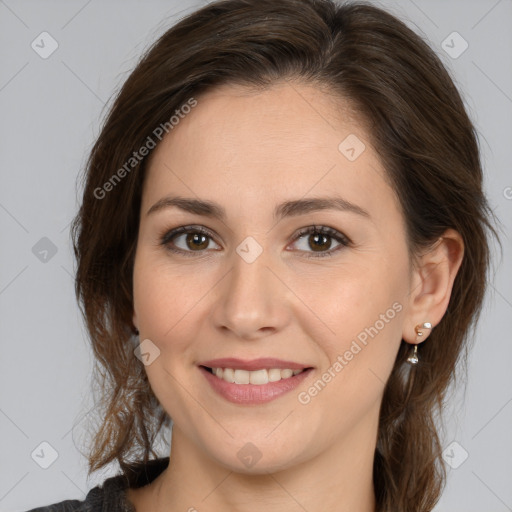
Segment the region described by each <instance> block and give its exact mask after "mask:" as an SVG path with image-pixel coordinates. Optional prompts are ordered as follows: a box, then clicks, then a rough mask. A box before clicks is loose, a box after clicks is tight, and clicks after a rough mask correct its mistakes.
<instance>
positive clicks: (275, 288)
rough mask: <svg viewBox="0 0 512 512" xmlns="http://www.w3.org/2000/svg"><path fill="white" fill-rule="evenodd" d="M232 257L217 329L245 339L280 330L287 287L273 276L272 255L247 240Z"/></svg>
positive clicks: (216, 315) (220, 304)
mask: <svg viewBox="0 0 512 512" xmlns="http://www.w3.org/2000/svg"><path fill="white" fill-rule="evenodd" d="M232 256H233V257H232V269H231V272H229V275H228V276H226V280H225V282H224V286H223V288H222V295H221V297H220V298H219V301H218V303H217V306H216V307H217V309H216V312H215V315H214V317H215V320H216V322H217V324H218V326H224V327H226V328H229V329H230V330H232V331H234V332H235V333H236V334H237V336H239V337H245V338H250V337H253V336H257V333H258V331H259V330H261V329H263V328H265V329H268V328H274V329H276V328H279V327H280V326H281V324H282V322H283V321H284V318H285V315H284V302H285V301H284V294H283V292H284V290H283V286H284V285H283V283H281V282H280V280H279V279H277V277H276V276H275V275H274V273H275V272H276V270H275V269H274V268H273V267H275V265H274V264H273V261H272V258H271V252H270V251H269V250H265V249H264V248H263V246H262V245H260V244H259V243H258V242H257V241H256V240H255V239H254V238H252V237H247V238H246V239H245V240H244V241H243V242H242V243H241V244H239V246H238V247H237V248H236V252H234V253H233V255H232Z"/></svg>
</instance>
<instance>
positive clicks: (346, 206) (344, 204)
mask: <svg viewBox="0 0 512 512" xmlns="http://www.w3.org/2000/svg"><path fill="white" fill-rule="evenodd" d="M171 207H177V208H179V209H180V210H183V211H185V212H188V213H193V214H196V215H203V216H205V217H211V218H215V219H220V220H222V221H225V220H226V217H227V215H226V210H225V209H224V208H223V207H222V206H221V205H220V204H218V203H215V202H213V201H207V200H202V199H196V198H192V197H180V196H166V197H163V198H162V199H160V200H159V201H157V202H156V203H155V204H154V205H153V206H152V207H151V208H150V209H149V210H148V212H147V213H146V216H147V215H151V214H154V213H156V212H158V211H161V210H164V209H166V208H171ZM320 210H338V211H344V212H351V213H355V214H357V215H361V216H363V217H367V218H368V219H370V218H371V217H370V214H369V213H368V212H367V211H366V210H365V209H363V208H361V207H360V206H358V205H356V204H353V203H351V202H349V201H347V200H346V199H343V198H342V197H314V198H311V199H297V200H292V201H285V202H284V203H281V204H279V205H277V206H276V208H275V209H274V219H279V220H280V219H283V218H284V217H294V216H298V215H304V214H306V213H311V212H315V211H320Z"/></svg>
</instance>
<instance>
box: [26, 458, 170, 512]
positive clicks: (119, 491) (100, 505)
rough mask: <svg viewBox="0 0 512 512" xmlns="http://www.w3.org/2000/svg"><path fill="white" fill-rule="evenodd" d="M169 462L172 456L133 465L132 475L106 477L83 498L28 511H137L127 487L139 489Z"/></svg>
mask: <svg viewBox="0 0 512 512" xmlns="http://www.w3.org/2000/svg"><path fill="white" fill-rule="evenodd" d="M168 465H169V457H164V458H160V459H153V460H150V461H149V462H148V463H147V464H138V465H134V466H133V468H132V470H131V471H132V475H133V476H132V475H130V477H129V478H128V477H126V476H124V475H122V474H119V475H116V476H113V477H110V478H107V479H106V480H105V481H104V482H103V484H102V485H101V486H100V485H98V486H96V487H94V488H93V489H91V490H90V491H89V492H88V493H87V496H86V497H85V499H84V500H82V501H80V500H66V501H61V502H59V503H54V504H53V505H46V506H44V507H39V508H33V509H31V510H29V511H27V512H136V511H135V509H134V507H133V506H132V505H131V503H130V502H129V501H128V500H127V498H126V489H127V488H128V487H132V488H137V487H143V486H144V485H147V484H149V483H150V482H152V481H153V480H154V479H155V478H156V477H157V476H158V475H159V474H160V473H162V471H163V470H164V469H165V468H166V467H167V466H168Z"/></svg>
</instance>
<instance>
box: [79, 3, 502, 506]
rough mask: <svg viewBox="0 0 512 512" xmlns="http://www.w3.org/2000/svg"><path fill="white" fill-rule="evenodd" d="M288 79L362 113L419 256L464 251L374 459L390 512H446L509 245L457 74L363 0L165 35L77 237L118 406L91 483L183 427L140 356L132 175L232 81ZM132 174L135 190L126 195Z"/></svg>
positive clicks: (99, 352) (384, 424)
mask: <svg viewBox="0 0 512 512" xmlns="http://www.w3.org/2000/svg"><path fill="white" fill-rule="evenodd" d="M282 79H297V80H300V81H302V82H305V83H311V84H314V85H316V86H318V87H323V88H327V89H328V90H330V91H332V92H334V93H335V94H337V95H338V96H339V97H340V98H341V99H346V100H348V101H349V102H350V104H351V105H353V106H354V107H355V108H356V109H357V111H359V112H360V115H361V116H362V119H364V120H365V121H366V122H367V123H368V126H369V131H370V133H369V134H368V135H369V136H370V138H371V143H372V145H373V147H374V148H375V149H376V150H377V151H378V153H379V155H380V157H381V159H382V162H383V163H384V165H385V168H386V170H387V173H388V178H389V179H390V181H391V183H392V184H393V187H394V189H395V191H396V193H397V196H398V198H399V201H400V203H401V207H402V210H403V213H404V217H405V221H406V225H407V237H408V244H409V249H410V254H417V253H418V251H419V250H420V249H422V248H425V247H428V246H429V245H430V244H431V243H432V242H433V241H435V240H437V239H438V237H439V236H440V235H442V234H443V232H444V231H445V230H446V229H447V228H453V229H455V230H456V231H458V232H459V233H460V234H461V236H462V238H463V241H464V244H465V247H466V250H465V255H464V259H463V262H462V265H461V267H460V270H459V272H458V275H457V277H456V279H455V283H454V286H453V290H452V295H451V299H450V302H449V306H448V309H447V311H446V314H445V316H444V317H443V319H442V321H441V322H440V323H439V325H437V326H436V327H435V328H434V330H433V331H432V333H431V336H430V337H429V340H428V343H424V344H423V345H422V346H421V364H420V365H418V366H417V367H416V368H414V369H413V370H412V372H413V374H412V375H411V376H410V377H412V378H410V379H408V377H407V375H406V374H405V373H404V367H405V366H407V365H406V363H405V359H406V357H407V355H408V350H409V348H410V345H408V344H407V343H405V342H402V345H401V347H400V349H399V352H398V356H397V359H396V362H395V365H394V368H393V370H392V373H391V376H390V378H389V381H388V382H387V385H386V389H385V393H384V397H383V402H382V406H381V413H380V424H379V430H378V441H377V449H376V453H375V462H374V486H375V493H376V498H377V504H378V510H379V511H393V512H413V511H429V510H432V508H433V507H434V505H435V503H436V502H437V501H438V499H439V496H440V493H441V491H442V488H443V486H444V482H445V478H446V474H445V468H444V466H443V463H442V458H441V446H440V441H439V436H438V433H437V429H436V424H435V421H436V414H437V413H440V412H441V409H442V404H443V401H444V400H445V398H446V392H447V389H448V385H449V384H450V382H451V381H452V379H453V378H454V376H455V369H456V363H457V360H458V359H459V358H460V356H461V354H463V349H464V348H465V347H467V344H466V341H467V340H468V334H469V331H470V329H471V328H472V327H474V324H475V322H476V320H477V318H478V316H479V314H480V310H481V304H482V300H483V296H484V291H485V286H486V279H487V271H488V266H489V245H488V232H487V230H489V232H492V233H493V234H496V232H495V230H494V228H493V227H492V224H491V221H490V219H491V216H492V212H491V211H490V209H489V207H488V204H487V201H486V198H485V196H484V194H483V192H482V169H481V163H480V156H479V148H478V141H477V136H476V133H475V129H474V127H473V125H472V123H471V121H470V119H469V117H468V115H467V113H466V111H465V108H464V105H463V101H462V99H461V97H460V95H459V92H458V91H457V89H456V87H455V86H454V84H453V82H452V80H451V78H450V76H449V74H448V73H447V71H446V69H445V68H444V67H443V65H442V63H441V62H440V60H439V58H438V57H437V56H436V54H435V53H434V52H433V51H432V50H431V49H430V48H429V46H428V45H427V44H426V43H425V42H424V41H423V40H422V39H421V38H420V37H419V36H418V35H416V34H415V33H414V32H412V31H411V30H410V29H409V28H407V26H406V25H405V24H404V23H403V22H401V21H399V20H398V19H397V18H395V17H394V16H392V15H391V14H389V13H387V12H385V11H384V10H382V9H380V8H377V7H374V6H371V5H368V4H363V3H359V2H357V3H354V2H349V3H345V4H342V5H337V4H335V3H334V2H332V1H330V0H280V1H279V2H275V1H274V0H224V1H217V2H213V3H210V4H209V5H207V6H205V7H204V8H202V9H200V10H198V11H196V12H195V13H192V14H191V15H189V16H187V17H186V18H184V19H183V20H181V21H180V22H179V23H178V24H177V25H175V26H174V27H172V28H171V29H170V30H168V31H167V32H166V33H165V34H164V35H163V36H161V37H160V38H159V40H158V41H156V43H155V44H154V45H153V46H152V47H151V48H150V49H149V50H148V51H147V52H146V54H145V55H144V56H143V58H142V59H141V61H140V62H139V63H138V65H137V66H136V68H135V70H134V71H133V72H132V73H131V75H130V76H129V78H128V79H127V80H126V82H125V83H124V85H123V87H122V88H121V90H120V91H119V93H118V94H117V97H116V98H115V101H114V103H113V105H112V106H111V108H110V110H109V114H108V116H107V118H106V119H105V122H104V124H103V129H102V131H101V134H100V136H99V137H98V139H97V141H96V143H95V144H94V146H93V148H92V151H91V154H90V157H89V160H88V163H87V167H86V175H85V177H86V183H85V189H84V192H83V202H82V205H81V208H80V210H79V212H78V214H77V216H76V218H75V219H74V221H73V226H72V236H73V243H74V250H75V255H76V258H77V262H78V267H77V273H76V294H77V298H78V299H79V302H80V307H81V310H82V313H83V315H84V318H85V321H86V324H87V328H88V331H89V334H90V337H91V341H92V347H93V351H94V354H95V356H96V367H95V369H96V370H97V372H98V377H99V379H98V383H99V389H100V391H101V396H100V400H99V405H101V406H102V407H103V408H104V419H103V421H102V423H101V425H100V428H99V429H98V430H97V432H96V433H95V436H94V443H93V446H92V448H91V450H90V453H89V454H88V458H89V474H90V473H91V472H93V471H95V470H97V469H99V468H101V467H103V466H105V465H106V464H108V463H110V462H111V461H113V460H117V461H118V463H119V464H120V466H121V469H122V470H123V472H124V474H125V475H126V476H127V477H128V478H130V475H129V473H130V461H139V462H144V463H145V462H147V461H148V460H149V455H150V453H151V454H153V455H154V456H156V454H155V452H154V451H153V443H154V440H155V438H156V436H157V435H158V433H159V432H161V429H162V427H163V426H164V425H169V417H168V416H167V414H166V413H165V411H164V410H163V409H162V407H161V405H160V404H159V403H158V400H157V399H156V397H155V396H154V394H153V392H152V390H151V388H150V386H149V384H148V379H147V376H146V373H145V371H144V366H143V365H142V364H141V363H140V362H139V360H138V359H137V358H136V357H134V354H133V348H134V345H133V343H132V341H133V332H134V327H133V324H132V314H133V296H132V293H133V290H132V271H133V263H134V254H135V247H136V244H137V236H138V222H139V209H140V202H141V194H142V187H143V179H144V174H145V172H144V171H145V168H146V167H147V159H142V160H141V161H140V162H139V161H137V162H136V163H135V164H134V165H131V164H130V167H131V168H129V169H128V170H127V167H126V162H128V161H130V158H131V157H132V156H133V154H134V152H137V151H138V149H139V148H141V147H142V146H143V145H144V144H145V143H146V142H147V140H148V139H147V138H148V137H149V136H151V134H152V133H153V132H154V130H155V128H157V127H158V126H162V125H164V124H165V123H168V122H169V118H170V117H171V116H172V115H173V114H174V113H175V111H176V109H179V108H180V106H181V105H184V104H185V103H187V101H188V100H190V98H191V97H196V98H197V97H199V95H200V94H201V92H204V91H206V90H208V89H211V88H212V87H214V86H217V85H222V84H230V83H231V84H242V85H247V86H254V87H261V88H265V87H269V86H271V85H272V84H273V83H275V82H276V81H277V80H282ZM132 164H133V162H132ZM123 166H124V169H125V171H126V172H124V173H121V174H122V180H118V182H117V181H116V182H115V183H114V182H113V181H112V178H113V175H114V174H115V173H116V172H117V171H118V170H119V169H121V168H123ZM118 176H119V173H118ZM107 182H108V183H110V184H111V185H110V186H108V187H107V186H105V184H106V183H107ZM98 190H103V191H105V190H108V194H107V193H105V192H102V193H101V194H100V193H98ZM99 196H102V197H99ZM408 383H409V385H410V389H408V387H407V385H408Z"/></svg>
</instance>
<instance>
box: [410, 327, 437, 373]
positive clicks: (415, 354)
mask: <svg viewBox="0 0 512 512" xmlns="http://www.w3.org/2000/svg"><path fill="white" fill-rule="evenodd" d="M422 329H432V324H431V323H430V322H425V323H423V324H421V325H417V326H416V327H415V328H414V330H415V331H416V335H417V336H420V337H421V336H423V331H422ZM418 361H419V358H418V344H416V345H414V350H413V353H412V354H411V355H410V356H409V357H408V358H407V362H408V363H410V364H413V365H414V364H418Z"/></svg>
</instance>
